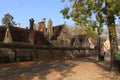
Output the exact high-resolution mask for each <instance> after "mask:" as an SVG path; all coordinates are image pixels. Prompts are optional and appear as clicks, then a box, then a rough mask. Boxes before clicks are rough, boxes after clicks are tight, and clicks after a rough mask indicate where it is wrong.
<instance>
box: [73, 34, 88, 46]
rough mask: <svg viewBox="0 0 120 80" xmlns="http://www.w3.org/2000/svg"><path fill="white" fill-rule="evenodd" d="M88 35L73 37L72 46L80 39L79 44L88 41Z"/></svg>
mask: <svg viewBox="0 0 120 80" xmlns="http://www.w3.org/2000/svg"><path fill="white" fill-rule="evenodd" d="M86 38H87V35H72V37H71V45H73V43H74V41H75V40H76V39H78V41H79V42H83V41H86Z"/></svg>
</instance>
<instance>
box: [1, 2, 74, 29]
mask: <svg viewBox="0 0 120 80" xmlns="http://www.w3.org/2000/svg"><path fill="white" fill-rule="evenodd" d="M0 7H1V8H0V25H1V24H2V23H1V20H2V18H3V17H4V14H6V13H10V14H11V15H12V16H13V17H14V21H15V22H16V23H20V24H21V26H22V27H27V26H29V19H30V18H34V20H35V23H38V22H40V21H41V19H42V18H46V25H47V22H48V20H49V19H50V18H51V19H52V21H53V25H59V24H63V23H64V22H66V23H67V24H69V25H73V24H74V22H73V21H72V20H71V19H70V20H67V19H63V16H62V14H61V13H60V10H61V9H62V8H64V7H65V3H64V4H63V3H61V0H0Z"/></svg>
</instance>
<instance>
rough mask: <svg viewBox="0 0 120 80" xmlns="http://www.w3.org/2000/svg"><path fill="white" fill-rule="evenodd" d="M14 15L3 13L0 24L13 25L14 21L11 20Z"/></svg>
mask: <svg viewBox="0 0 120 80" xmlns="http://www.w3.org/2000/svg"><path fill="white" fill-rule="evenodd" d="M13 19H14V17H13V16H12V15H11V14H9V13H7V14H5V15H4V17H3V18H2V24H3V25H5V26H14V25H15V22H14V21H13Z"/></svg>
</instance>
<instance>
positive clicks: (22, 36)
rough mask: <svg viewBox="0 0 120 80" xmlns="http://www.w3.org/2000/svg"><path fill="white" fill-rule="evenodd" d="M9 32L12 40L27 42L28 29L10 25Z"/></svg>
mask: <svg viewBox="0 0 120 80" xmlns="http://www.w3.org/2000/svg"><path fill="white" fill-rule="evenodd" d="M10 32H11V35H12V39H13V41H16V42H29V41H28V38H29V33H30V30H29V29H25V28H19V27H10Z"/></svg>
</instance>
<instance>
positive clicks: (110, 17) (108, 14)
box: [60, 0, 120, 69]
mask: <svg viewBox="0 0 120 80" xmlns="http://www.w3.org/2000/svg"><path fill="white" fill-rule="evenodd" d="M65 1H67V0H62V2H65ZM68 2H69V3H70V6H69V4H68V6H66V7H65V8H64V9H62V10H61V11H60V12H61V13H62V14H63V16H64V18H67V19H69V18H72V19H73V20H74V21H75V22H77V23H78V24H80V25H81V24H82V25H85V24H86V23H87V21H88V20H89V19H91V17H92V16H93V14H94V15H95V18H96V21H98V22H99V23H98V25H101V24H106V25H107V27H108V31H109V39H110V48H111V69H113V66H114V62H115V61H116V60H115V53H116V52H117V50H118V48H117V47H118V46H117V39H116V36H117V35H116V30H115V17H116V16H120V6H119V3H120V0H69V1H68Z"/></svg>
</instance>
